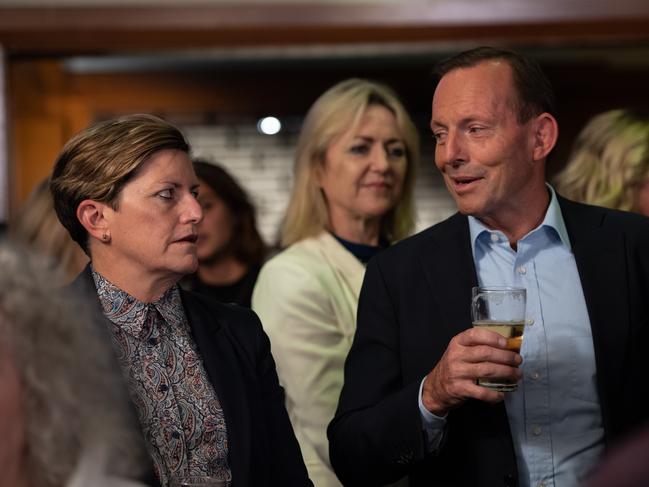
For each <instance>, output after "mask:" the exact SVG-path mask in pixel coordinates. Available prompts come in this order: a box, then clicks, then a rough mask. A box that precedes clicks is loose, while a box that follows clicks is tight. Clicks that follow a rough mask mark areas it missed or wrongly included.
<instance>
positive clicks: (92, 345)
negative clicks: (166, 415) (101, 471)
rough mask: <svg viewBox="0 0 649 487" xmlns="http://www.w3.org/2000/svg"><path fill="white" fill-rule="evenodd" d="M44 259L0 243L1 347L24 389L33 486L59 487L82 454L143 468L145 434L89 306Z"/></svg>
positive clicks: (114, 470)
mask: <svg viewBox="0 0 649 487" xmlns="http://www.w3.org/2000/svg"><path fill="white" fill-rule="evenodd" d="M54 267H55V266H54V265H53V264H51V263H49V262H48V261H46V260H44V258H41V257H38V256H35V255H31V254H27V253H26V252H25V251H23V250H20V249H18V248H16V247H11V246H8V245H7V244H0V342H1V344H2V347H3V348H5V349H7V350H9V351H10V353H11V356H12V359H13V361H14V363H15V367H16V370H17V371H18V374H19V376H20V377H19V379H20V384H21V387H22V389H23V391H22V396H23V399H24V406H23V407H24V411H25V422H26V424H25V438H26V442H27V452H28V453H27V455H28V458H27V462H26V466H27V470H28V472H27V473H28V476H29V477H30V478H29V480H30V484H31V485H34V486H39V487H61V486H63V485H65V484H66V481H67V479H68V478H69V477H70V475H71V473H72V472H73V470H74V469H75V468H76V466H77V463H78V461H79V459H80V456H81V455H82V454H83V453H84V452H85V451H87V450H88V449H91V448H96V445H97V444H98V443H99V444H102V445H103V448H106V450H107V452H108V455H109V458H108V465H109V466H110V472H109V473H111V474H113V475H117V476H123V477H127V478H137V477H139V476H140V474H141V473H142V472H141V470H142V468H143V465H144V466H146V465H147V463H146V460H145V458H146V457H145V456H144V455H145V453H144V452H145V450H144V446H143V440H142V435H141V433H140V432H139V428H138V427H137V426H136V422H135V421H134V416H133V413H132V408H131V406H130V403H129V402H128V400H127V394H126V392H125V388H124V385H123V382H122V377H121V373H120V370H119V367H118V365H117V362H116V360H115V357H114V354H113V350H112V347H111V345H110V341H109V340H108V335H106V336H104V335H102V329H101V327H100V326H97V325H98V324H97V323H96V322H95V321H94V320H95V319H96V318H95V317H94V316H95V315H94V310H93V308H92V305H91V303H84V302H82V301H81V300H80V299H79V300H75V299H72V298H70V297H69V296H64V295H63V291H60V290H57V289H56V287H58V286H57V283H58V282H62V279H64V277H63V276H62V275H60V274H57V273H56V271H54V270H53V269H54Z"/></svg>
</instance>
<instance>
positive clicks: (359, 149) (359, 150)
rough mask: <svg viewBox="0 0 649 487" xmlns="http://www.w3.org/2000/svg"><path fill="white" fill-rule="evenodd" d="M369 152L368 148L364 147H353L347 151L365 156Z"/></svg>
mask: <svg viewBox="0 0 649 487" xmlns="http://www.w3.org/2000/svg"><path fill="white" fill-rule="evenodd" d="M368 151H369V148H368V147H367V146H366V145H354V146H352V147H351V148H350V149H349V152H351V153H352V154H359V155H362V154H367V152H368Z"/></svg>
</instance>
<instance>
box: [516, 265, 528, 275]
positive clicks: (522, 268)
mask: <svg viewBox="0 0 649 487" xmlns="http://www.w3.org/2000/svg"><path fill="white" fill-rule="evenodd" d="M516 272H518V273H519V274H521V275H525V273H526V272H527V269H525V266H522V265H521V266H518V269H516Z"/></svg>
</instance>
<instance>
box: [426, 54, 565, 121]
mask: <svg viewBox="0 0 649 487" xmlns="http://www.w3.org/2000/svg"><path fill="white" fill-rule="evenodd" d="M495 59H501V60H503V61H505V62H506V63H507V64H508V65H509V67H510V68H511V70H512V77H513V81H514V88H515V89H516V93H517V95H518V100H517V106H516V107H515V109H516V111H517V112H518V116H517V118H518V122H519V123H525V122H527V121H529V120H530V119H531V118H532V117H535V116H536V115H540V114H541V113H544V112H547V113H549V114H551V115H554V112H555V105H556V102H555V96H554V90H553V89H552V85H551V84H550V81H549V80H548V78H547V77H546V76H545V74H544V73H543V71H542V70H541V67H540V66H539V64H538V63H537V62H536V61H535V60H534V59H531V58H528V57H525V56H523V55H522V54H520V53H518V52H516V51H512V50H510V49H503V48H495V47H486V46H484V47H476V48H475V49H470V50H468V51H464V52H461V53H459V54H456V55H455V56H452V57H450V58H448V59H444V60H442V61H440V62H439V63H438V64H437V66H436V67H435V74H437V76H438V77H439V78H442V77H443V76H444V75H446V74H448V73H449V72H451V71H454V70H456V69H461V68H472V67H475V66H477V65H478V64H480V63H482V62H484V61H491V60H495Z"/></svg>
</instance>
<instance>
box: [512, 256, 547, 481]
mask: <svg viewBox="0 0 649 487" xmlns="http://www.w3.org/2000/svg"><path fill="white" fill-rule="evenodd" d="M527 248H528V246H527V245H526V244H524V243H523V244H520V245H519V252H518V254H517V256H516V260H515V263H514V282H515V283H516V285H517V286H520V287H524V288H525V289H526V290H527V305H526V317H527V318H526V327H525V335H524V338H523V346H522V349H521V355H522V356H523V364H522V365H521V367H522V369H523V379H522V380H521V384H520V386H521V387H520V388H519V391H518V392H517V394H523V397H522V398H520V399H522V401H521V402H522V407H523V408H524V416H523V417H524V430H525V439H524V442H523V445H522V450H523V451H524V456H525V458H526V459H527V467H528V470H529V476H530V487H550V486H553V485H554V483H553V482H552V480H551V479H552V453H551V452H552V441H551V436H550V431H551V430H550V397H549V387H548V372H547V370H548V359H547V337H546V330H545V324H544V320H543V313H542V311H543V309H542V306H541V298H540V296H541V295H540V290H539V281H538V278H537V273H536V266H535V262H534V260H533V259H530V258H528V257H527V255H529V253H530V252H526V250H527ZM519 404H520V402H519ZM548 479H549V480H548Z"/></svg>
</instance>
